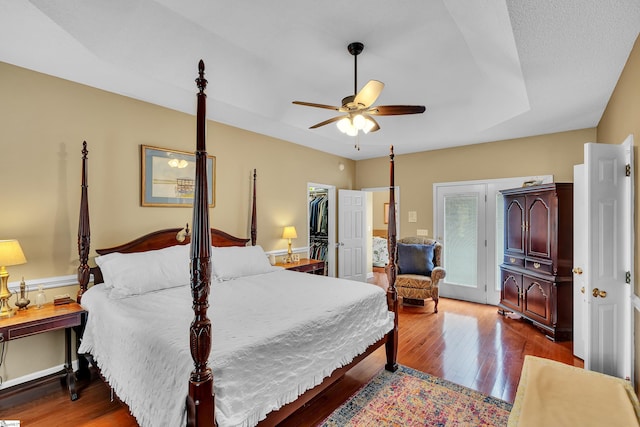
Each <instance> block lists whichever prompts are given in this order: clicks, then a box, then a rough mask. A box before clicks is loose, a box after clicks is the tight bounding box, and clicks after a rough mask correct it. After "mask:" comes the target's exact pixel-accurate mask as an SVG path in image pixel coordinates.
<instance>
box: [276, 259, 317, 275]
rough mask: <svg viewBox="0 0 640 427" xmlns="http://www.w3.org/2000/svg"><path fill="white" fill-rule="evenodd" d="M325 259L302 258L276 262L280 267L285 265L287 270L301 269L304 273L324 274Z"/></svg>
mask: <svg viewBox="0 0 640 427" xmlns="http://www.w3.org/2000/svg"><path fill="white" fill-rule="evenodd" d="M324 264H325V263H324V261H321V260H319V259H309V258H301V259H300V261H296V262H288V263H286V264H285V263H276V265H277V266H278V267H284V268H286V269H287V270H292V271H300V272H302V273H311V274H318V275H321V276H324Z"/></svg>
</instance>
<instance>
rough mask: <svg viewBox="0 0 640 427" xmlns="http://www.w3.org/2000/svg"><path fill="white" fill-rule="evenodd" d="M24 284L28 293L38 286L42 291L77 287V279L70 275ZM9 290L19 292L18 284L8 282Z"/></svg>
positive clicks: (35, 280)
mask: <svg viewBox="0 0 640 427" xmlns="http://www.w3.org/2000/svg"><path fill="white" fill-rule="evenodd" d="M91 281H93V278H91ZM25 284H26V285H27V289H28V290H29V292H31V291H33V290H35V289H37V288H38V286H42V288H43V289H53V288H60V287H62V286H74V285H78V277H77V276H76V275H75V274H70V275H68V276H57V277H43V278H40V279H33V280H25ZM9 290H10V291H11V292H20V282H19V281H17V282H9Z"/></svg>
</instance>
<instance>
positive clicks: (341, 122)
mask: <svg viewBox="0 0 640 427" xmlns="http://www.w3.org/2000/svg"><path fill="white" fill-rule="evenodd" d="M347 49H348V50H349V53H350V54H351V55H353V61H354V83H353V93H354V94H353V95H349V96H347V97H345V98H343V99H342V106H340V107H334V106H332V105H325V104H316V103H312V102H302V101H293V103H294V104H296V105H306V106H307V107H316V108H325V109H327V110H334V111H339V112H340V113H344V114H343V115H340V116H336V117H332V118H330V119H328V120H325V121H323V122H320V123H317V124H315V125H313V126H311V127H310V128H309V129H316V128H319V127H320V126H324V125H328V124H329V123H333V122H338V123H337V126H338V129H340V131H341V132H343V133H346V134H347V135H349V136H356V135H358V131H360V130H361V131H363V132H364V133H369V132H375V131H377V130H379V129H380V125H379V124H378V122H377V121H376V120H375V119H374V118H373V117H372V116H398V115H403V114H420V113H424V110H425V107H424V105H379V106H377V107H374V106H373V103H374V102H376V99H378V96H380V92H382V89H383V88H384V83H382V82H380V81H378V80H369V81H368V82H367V84H366V85H364V87H363V88H362V89H360V92H358V55H359V54H360V53H362V50H363V49H364V44H362V43H360V42H353V43H350V44H349V46H347Z"/></svg>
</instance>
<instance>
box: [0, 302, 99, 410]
mask: <svg viewBox="0 0 640 427" xmlns="http://www.w3.org/2000/svg"><path fill="white" fill-rule="evenodd" d="M86 318H87V312H86V311H85V310H84V309H83V308H82V306H80V304H77V303H75V302H71V303H69V304H63V305H54V304H53V303H52V302H50V303H47V304H45V305H44V306H43V307H42V308H36V307H35V306H30V307H29V308H28V309H26V310H18V311H16V314H15V315H14V316H12V317H9V318H4V319H0V342H2V341H10V340H15V339H18V338H23V337H28V336H31V335H36V334H40V333H43V332H49V331H55V330H58V329H64V340H65V362H64V368H63V369H62V371H60V372H59V373H56V374H55V375H63V380H64V381H66V383H67V387H68V388H69V395H70V396H71V400H76V399H77V398H78V392H77V391H76V375H75V373H74V372H73V367H72V366H71V329H72V328H73V329H75V330H76V335H77V336H80V335H81V334H82V330H83V329H84V325H85V322H86ZM76 352H77V346H76ZM78 362H79V363H80V364H81V371H82V370H83V368H84V369H88V366H87V365H86V363H85V364H84V366H83V365H82V361H81V358H80V357H78ZM83 373H84V372H83Z"/></svg>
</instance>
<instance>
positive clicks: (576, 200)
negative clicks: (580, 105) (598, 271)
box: [573, 165, 587, 360]
mask: <svg viewBox="0 0 640 427" xmlns="http://www.w3.org/2000/svg"><path fill="white" fill-rule="evenodd" d="M586 196H587V195H586V193H585V169H584V165H575V166H574V167H573V259H574V262H573V265H574V266H575V267H574V268H573V354H574V355H575V356H576V357H579V358H580V359H582V360H585V352H586V345H587V344H586V336H585V334H586V317H585V316H586V315H587V310H586V308H587V293H586V288H587V285H586V283H585V282H584V278H585V275H584V274H583V270H582V267H580V266H584V265H585V260H586V259H587V214H586V209H585V206H586V203H587V201H586Z"/></svg>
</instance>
